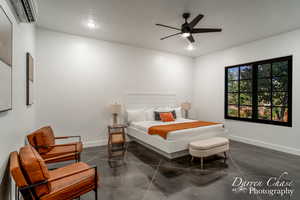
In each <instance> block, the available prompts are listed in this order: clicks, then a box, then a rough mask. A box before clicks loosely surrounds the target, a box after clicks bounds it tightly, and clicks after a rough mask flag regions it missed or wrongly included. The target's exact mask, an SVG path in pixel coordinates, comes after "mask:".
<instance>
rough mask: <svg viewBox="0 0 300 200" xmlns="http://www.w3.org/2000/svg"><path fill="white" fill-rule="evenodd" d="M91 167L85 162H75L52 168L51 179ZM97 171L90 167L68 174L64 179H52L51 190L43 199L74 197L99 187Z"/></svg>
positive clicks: (65, 199) (55, 199) (53, 199)
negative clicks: (96, 180) (73, 173)
mask: <svg viewBox="0 0 300 200" xmlns="http://www.w3.org/2000/svg"><path fill="white" fill-rule="evenodd" d="M88 168H90V166H89V165H87V164H86V163H83V162H79V163H74V164H71V165H67V166H65V167H62V168H59V169H55V170H51V171H49V173H50V180H51V179H56V178H59V177H63V176H65V175H67V174H70V173H72V172H76V171H79V170H83V169H88ZM95 175H96V173H95V170H94V169H90V170H87V171H84V172H81V173H78V174H75V175H71V176H67V177H65V178H62V179H58V180H54V181H51V182H50V184H51V188H52V190H51V192H50V193H49V194H46V195H44V196H42V197H41V199H42V200H58V199H59V200H67V199H73V198H75V197H78V196H79V195H82V194H84V193H86V192H89V191H91V190H93V189H95V188H96V187H97V182H96V184H95V179H96V178H98V177H95Z"/></svg>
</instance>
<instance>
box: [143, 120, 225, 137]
mask: <svg viewBox="0 0 300 200" xmlns="http://www.w3.org/2000/svg"><path fill="white" fill-rule="evenodd" d="M216 124H220V123H216V122H203V121H196V122H183V123H178V124H166V125H158V126H152V127H150V128H149V129H148V134H150V135H160V136H161V137H162V138H164V139H167V135H168V133H169V132H171V131H178V130H183V129H189V128H197V127H203V126H211V125H216Z"/></svg>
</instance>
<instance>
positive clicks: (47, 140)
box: [27, 126, 82, 163]
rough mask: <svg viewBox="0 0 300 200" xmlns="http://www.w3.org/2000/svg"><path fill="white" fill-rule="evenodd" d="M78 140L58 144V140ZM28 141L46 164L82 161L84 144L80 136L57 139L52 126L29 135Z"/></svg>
mask: <svg viewBox="0 0 300 200" xmlns="http://www.w3.org/2000/svg"><path fill="white" fill-rule="evenodd" d="M69 138H77V139H78V141H77V142H73V143H66V144H56V142H55V141H56V140H63V139H69ZM27 140H28V142H29V144H30V145H31V146H33V147H34V148H35V149H36V150H37V151H38V152H39V153H40V155H41V157H42V158H43V159H44V160H45V162H46V163H56V162H63V161H68V160H76V162H79V161H80V153H81V152H82V142H81V137H80V136H63V137H55V136H54V133H53V130H52V128H51V127H50V126H46V127H43V128H40V129H38V130H36V131H35V132H33V133H31V134H29V135H27Z"/></svg>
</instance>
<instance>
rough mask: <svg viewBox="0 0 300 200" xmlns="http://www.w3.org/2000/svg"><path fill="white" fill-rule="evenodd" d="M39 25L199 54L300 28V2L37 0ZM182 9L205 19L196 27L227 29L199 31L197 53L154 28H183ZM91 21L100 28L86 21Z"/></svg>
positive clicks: (280, 0) (276, 0)
mask: <svg viewBox="0 0 300 200" xmlns="http://www.w3.org/2000/svg"><path fill="white" fill-rule="evenodd" d="M38 6H39V20H38V26H40V27H44V28H48V29H52V30H56V31H61V32H66V33H71V34H76V35H81V36H87V37H91V38H96V39H101V40H107V41H114V42H119V43H124V44H130V45H134V46H138V47H144V48H150V49H156V50H162V51H168V52H173V53H178V54H182V55H188V56H193V57H195V56H200V55H203V54H206V53H209V52H213V51H217V50H221V49H225V48H229V47H232V46H236V45H239V44H243V43H246V42H250V41H254V40H258V39H261V38H265V37H268V36H271V35H275V34H279V33H282V32H286V31H290V30H294V29H297V28H299V27H300V20H299V19H300V12H299V10H300V1H299V0H38ZM183 12H191V14H192V18H193V17H194V16H195V15H197V14H199V13H202V14H204V15H205V17H204V18H203V19H202V20H201V21H200V23H199V24H198V26H197V27H209V28H212V27H215V28H223V32H221V33H206V34H197V35H195V36H194V37H195V40H196V42H195V46H196V49H195V50H194V51H191V52H190V51H187V50H186V49H185V47H186V46H187V44H188V42H187V40H186V39H183V38H181V37H180V36H175V37H173V38H170V39H167V40H164V41H160V40H159V38H161V37H163V36H166V35H168V34H172V33H175V32H176V31H175V32H174V31H173V30H169V29H165V28H161V27H157V26H155V23H163V24H167V25H170V26H176V27H180V25H181V24H182V23H183V19H182V17H181V15H182V13H183ZM89 19H93V20H94V21H95V22H96V23H97V29H95V30H90V29H88V28H87V26H86V23H87V21H88V20H89Z"/></svg>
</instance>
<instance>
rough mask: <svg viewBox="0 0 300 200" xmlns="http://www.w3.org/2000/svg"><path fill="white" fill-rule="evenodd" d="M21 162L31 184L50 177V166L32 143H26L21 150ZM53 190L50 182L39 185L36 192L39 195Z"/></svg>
mask: <svg viewBox="0 0 300 200" xmlns="http://www.w3.org/2000/svg"><path fill="white" fill-rule="evenodd" d="M19 157H20V163H21V165H22V168H23V170H24V173H25V174H26V175H27V176H26V177H28V181H29V182H30V184H35V183H39V182H42V181H45V180H47V179H49V178H50V174H49V171H48V168H47V166H46V164H45V162H44V161H43V159H42V158H41V156H40V155H39V153H38V152H37V151H36V150H35V149H34V148H33V147H32V146H30V145H26V146H24V147H22V148H21V149H20V152H19ZM50 191H51V185H50V184H49V183H47V184H43V185H40V186H37V187H36V188H35V192H36V194H37V196H38V197H40V196H42V195H45V194H48V193H49V192H50Z"/></svg>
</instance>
